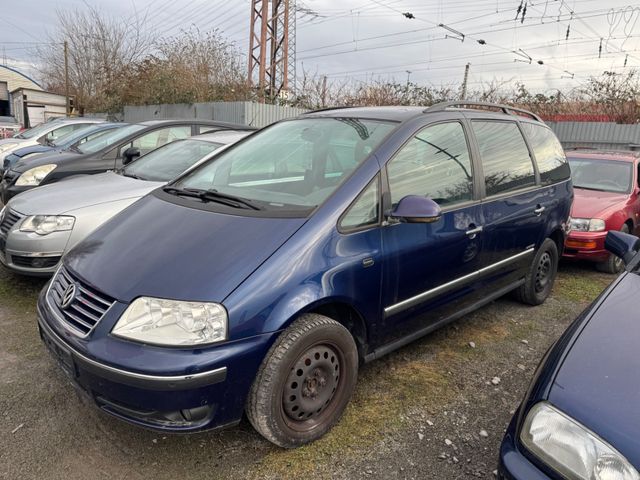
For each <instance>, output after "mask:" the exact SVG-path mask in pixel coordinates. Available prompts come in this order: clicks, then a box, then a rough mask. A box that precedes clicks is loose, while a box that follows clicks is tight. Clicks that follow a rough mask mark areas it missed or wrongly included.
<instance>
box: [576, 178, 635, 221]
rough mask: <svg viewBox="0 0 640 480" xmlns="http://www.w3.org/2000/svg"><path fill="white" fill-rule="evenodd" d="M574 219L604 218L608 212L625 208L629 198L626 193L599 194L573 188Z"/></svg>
mask: <svg viewBox="0 0 640 480" xmlns="http://www.w3.org/2000/svg"><path fill="white" fill-rule="evenodd" d="M573 193H574V198H573V206H572V207H571V216H572V217H573V218H602V216H606V215H603V214H604V213H607V211H608V210H610V209H614V210H617V209H619V208H622V206H624V203H625V202H626V201H627V199H628V198H629V195H628V194H626V193H612V192H598V191H596V190H586V189H584V188H576V187H575V186H574V187H573Z"/></svg>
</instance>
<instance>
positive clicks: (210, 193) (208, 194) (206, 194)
mask: <svg viewBox="0 0 640 480" xmlns="http://www.w3.org/2000/svg"><path fill="white" fill-rule="evenodd" d="M200 195H202V197H203V198H206V199H211V198H214V199H216V200H218V199H223V200H231V201H232V202H237V203H241V204H242V205H245V206H247V207H249V208H250V209H252V210H261V208H260V207H259V206H257V205H256V204H255V203H253V202H252V201H251V200H247V199H246V198H242V197H236V196H235V195H229V194H228V193H220V192H219V191H217V190H216V189H215V188H212V189H210V190H203V191H202V192H201V193H200Z"/></svg>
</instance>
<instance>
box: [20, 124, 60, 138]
mask: <svg viewBox="0 0 640 480" xmlns="http://www.w3.org/2000/svg"><path fill="white" fill-rule="evenodd" d="M57 126H58V125H57V124H56V123H53V124H52V123H41V124H40V125H38V126H37V127H33V128H30V129H29V130H25V131H24V132H22V133H21V134H20V135H18V136H17V137H16V138H36V137H39V136H40V135H44V134H45V133H48V132H49V131H50V130H53V129H55V128H56V127H57Z"/></svg>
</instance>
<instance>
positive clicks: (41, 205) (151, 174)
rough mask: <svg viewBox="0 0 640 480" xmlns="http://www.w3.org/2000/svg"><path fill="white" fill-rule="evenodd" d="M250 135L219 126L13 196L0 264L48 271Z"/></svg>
mask: <svg viewBox="0 0 640 480" xmlns="http://www.w3.org/2000/svg"><path fill="white" fill-rule="evenodd" d="M249 133H251V131H241V130H221V131H217V132H215V133H210V134H205V135H200V136H197V137H192V138H189V139H185V140H178V141H175V142H172V143H169V144H167V145H165V146H163V147H160V148H158V149H157V150H154V151H152V152H150V153H148V154H146V155H144V156H143V157H140V158H139V159H137V160H136V161H134V162H132V163H130V164H129V165H127V166H126V167H125V168H124V169H123V170H122V171H121V172H118V173H115V172H107V173H102V174H99V175H88V176H83V177H77V178H73V179H70V180H66V181H61V182H58V183H53V184H51V185H46V186H43V187H39V188H35V189H33V190H30V191H27V192H24V193H22V194H20V195H18V196H16V197H14V198H13V199H11V200H10V201H9V203H8V204H7V205H6V206H5V207H4V208H3V209H2V211H1V212H0V263H2V264H3V265H5V266H6V267H7V268H9V269H11V270H13V271H15V272H17V273H22V274H26V275H51V274H52V273H53V272H55V270H56V268H57V267H58V264H59V263H60V259H61V258H62V256H63V255H64V254H65V253H66V252H68V251H69V250H70V249H71V248H72V247H73V246H74V245H76V244H77V243H78V242H80V241H81V240H82V239H84V238H85V237H86V236H87V235H89V234H90V233H91V232H93V231H94V230H95V229H96V228H98V227H99V226H100V225H102V224H103V223H105V222H106V221H107V220H109V219H110V218H112V217H113V216H115V215H116V214H117V213H119V212H121V211H122V210H124V209H125V208H126V207H128V206H129V205H131V204H132V203H133V202H135V201H136V200H138V199H139V198H141V197H143V196H144V195H146V194H147V193H149V192H151V191H152V190H154V189H156V188H158V187H160V186H162V185H164V184H166V183H167V182H169V181H170V180H173V179H174V178H175V177H177V176H178V175H180V174H181V173H183V172H184V171H186V170H188V169H189V168H191V167H193V166H194V165H196V164H198V163H200V162H203V161H206V160H208V159H209V158H211V157H212V156H214V155H215V154H216V153H218V151H219V149H221V147H223V146H224V145H228V144H231V143H234V142H236V141H238V140H240V139H241V138H243V137H245V136H246V135H248V134H249Z"/></svg>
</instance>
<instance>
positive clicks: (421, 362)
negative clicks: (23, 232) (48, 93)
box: [0, 264, 613, 480]
mask: <svg viewBox="0 0 640 480" xmlns="http://www.w3.org/2000/svg"><path fill="white" fill-rule="evenodd" d="M612 279H613V277H612V276H608V275H604V274H599V273H597V272H595V270H594V269H593V268H592V267H591V266H589V265H573V264H571V265H562V268H561V272H560V276H559V278H558V281H557V283H556V286H555V288H554V292H553V296H552V297H551V298H550V299H549V300H548V301H547V302H546V303H545V304H544V305H542V306H540V307H535V308H534V307H526V306H523V305H520V304H518V303H516V302H514V301H512V300H511V299H509V298H504V299H501V300H499V301H497V302H494V303H492V304H491V305H488V306H487V307H485V308H483V309H481V310H479V311H477V312H476V313H474V314H472V315H469V316H468V317H467V318H465V319H463V320H460V321H458V322H455V323H453V324H451V325H450V326H448V327H446V328H444V329H442V330H440V331H439V332H436V333H435V334H433V335H431V336H429V337H427V338H425V339H423V340H421V341H418V342H415V343H414V344H412V345H410V346H408V347H406V348H403V349H401V350H399V351H396V352H395V353H393V354H390V355H388V356H387V357H385V358H383V359H381V360H378V361H376V362H373V363H371V364H369V365H366V366H364V367H362V369H361V371H360V379H359V383H358V388H357V390H356V393H355V397H354V399H353V401H352V403H351V405H350V407H349V408H348V410H347V412H346V414H345V416H344V418H343V419H342V421H341V422H340V424H339V425H338V426H337V427H336V428H335V429H334V430H333V431H332V432H331V433H330V434H328V435H327V436H325V437H324V438H323V439H321V440H320V441H318V442H316V443H314V444H313V445H308V446H306V447H303V448H300V449H297V450H293V451H290V450H282V449H279V448H277V447H274V446H273V445H271V444H269V443H268V442H266V441H265V440H263V439H262V438H261V437H260V436H258V435H257V434H256V433H255V432H253V430H252V429H251V427H250V425H249V424H248V422H247V421H246V420H245V421H243V422H242V423H241V424H240V426H238V427H235V428H231V429H228V430H224V431H221V432H210V433H200V434H195V435H188V436H174V435H162V434H158V433H155V432H150V431H146V430H142V429H139V428H135V427H132V426H129V425H127V424H125V423H123V422H120V421H118V420H115V419H113V418H111V417H108V416H107V415H105V414H103V413H101V412H99V411H97V410H96V409H94V408H89V407H88V406H86V405H84V404H83V403H82V401H81V400H80V398H79V397H78V396H77V395H76V394H75V392H74V390H73V388H71V386H70V385H69V383H68V381H67V379H66V378H65V377H64V375H63V374H62V373H61V372H60V371H59V370H58V368H57V367H56V366H55V364H54V363H53V361H52V360H51V359H50V358H49V355H48V353H47V352H46V350H45V348H44V347H43V346H42V345H41V343H40V340H39V338H38V334H37V329H36V318H35V299H36V296H37V293H38V291H39V289H40V288H42V285H43V284H44V282H43V281H42V280H34V279H24V278H21V277H18V276H14V275H12V274H9V273H7V272H5V271H4V270H0V329H1V334H0V478H2V479H5V478H6V479H11V480H13V479H39V478H46V479H51V480H54V479H64V480H73V479H87V478H91V479H121V478H122V479H125V478H126V479H128V480H136V479H146V478H153V479H154V480H160V479H175V478H189V479H205V478H206V479H215V478H224V479H225V480H233V479H244V478H274V479H275V478H298V477H301V476H302V475H305V476H306V475H309V474H312V475H314V476H315V478H333V479H356V478H400V479H405V478H406V479H411V478H416V479H417V478H421V479H425V478H427V479H431V478H438V479H463V478H464V479H466V478H474V477H477V478H493V471H494V470H495V468H496V462H497V453H498V447H499V444H500V441H501V438H502V435H503V432H504V430H505V428H506V426H507V424H508V422H509V420H510V418H511V415H512V414H513V412H514V410H515V409H516V408H517V406H518V404H519V402H520V400H521V399H522V395H523V394H524V392H525V390H526V387H527V385H528V382H529V380H530V377H531V375H532V374H533V371H534V370H535V367H536V365H537V364H538V362H539V360H540V358H541V357H542V355H543V354H544V352H545V351H546V349H547V348H548V347H549V346H550V345H551V344H552V343H553V341H554V340H555V339H556V338H557V337H558V336H559V335H560V333H561V332H562V331H563V330H564V329H565V328H566V327H567V325H568V324H569V323H570V322H571V320H572V319H573V318H575V316H576V315H577V314H578V313H579V312H580V311H581V310H582V309H583V308H585V307H586V306H587V305H588V304H589V302H591V301H592V300H593V299H594V298H595V297H596V296H597V295H598V294H599V293H600V291H601V290H602V289H603V288H604V287H605V286H606V285H607V284H608V283H609V282H610V281H611V280H612Z"/></svg>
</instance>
